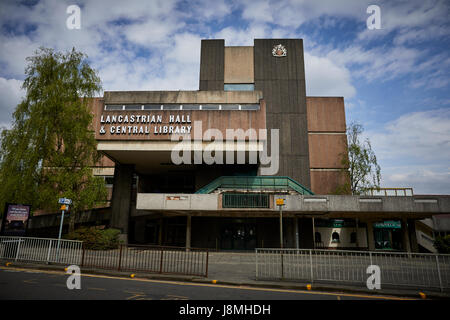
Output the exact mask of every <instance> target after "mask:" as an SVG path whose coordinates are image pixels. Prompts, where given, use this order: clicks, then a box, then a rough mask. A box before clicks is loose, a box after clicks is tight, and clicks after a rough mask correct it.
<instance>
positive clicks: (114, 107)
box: [105, 104, 123, 111]
mask: <svg viewBox="0 0 450 320" xmlns="http://www.w3.org/2000/svg"><path fill="white" fill-rule="evenodd" d="M105 110H109V111H114V110H123V105H121V104H120V105H119V104H107V105H105Z"/></svg>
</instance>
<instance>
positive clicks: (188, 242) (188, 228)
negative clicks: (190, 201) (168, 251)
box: [186, 215, 192, 251]
mask: <svg viewBox="0 0 450 320" xmlns="http://www.w3.org/2000/svg"><path fill="white" fill-rule="evenodd" d="M186 218H187V221H186V251H189V249H190V248H191V224H192V217H191V216H190V215H188V216H187V217H186Z"/></svg>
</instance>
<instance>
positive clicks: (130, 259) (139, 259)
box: [81, 245, 209, 277]
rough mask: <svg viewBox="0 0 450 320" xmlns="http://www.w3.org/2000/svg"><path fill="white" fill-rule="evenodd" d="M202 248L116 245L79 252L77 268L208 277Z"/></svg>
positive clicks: (206, 262)
mask: <svg viewBox="0 0 450 320" xmlns="http://www.w3.org/2000/svg"><path fill="white" fill-rule="evenodd" d="M208 257H209V253H208V250H206V249H198V248H190V249H186V248H185V247H163V246H148V245H120V246H119V248H118V249H114V250H87V249H83V253H82V258H81V267H92V268H100V269H110V270H118V271H141V272H153V273H171V274H183V275H193V276H202V277H207V276H208Z"/></svg>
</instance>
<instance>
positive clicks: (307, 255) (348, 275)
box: [256, 249, 450, 291]
mask: <svg viewBox="0 0 450 320" xmlns="http://www.w3.org/2000/svg"><path fill="white" fill-rule="evenodd" d="M370 265H377V266H379V267H380V272H381V275H380V279H381V287H382V288H383V286H385V287H409V288H430V289H440V290H441V291H444V290H448V289H450V255H436V254H421V253H398V252H369V251H347V250H345V251H344V250H317V249H315V250H313V249H256V279H257V280H275V279H276V280H279V279H282V280H301V281H309V282H311V283H313V282H324V283H326V282H331V283H346V284H350V285H362V286H366V283H367V279H368V278H369V276H370V274H368V273H366V271H367V268H368V267H369V266H370Z"/></svg>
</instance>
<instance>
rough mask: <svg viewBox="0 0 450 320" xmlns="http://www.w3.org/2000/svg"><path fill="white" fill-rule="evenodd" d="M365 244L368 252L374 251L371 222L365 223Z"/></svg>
mask: <svg viewBox="0 0 450 320" xmlns="http://www.w3.org/2000/svg"><path fill="white" fill-rule="evenodd" d="M366 223H367V244H368V246H369V250H370V251H373V250H375V237H374V235H373V221H367V222H366Z"/></svg>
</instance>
